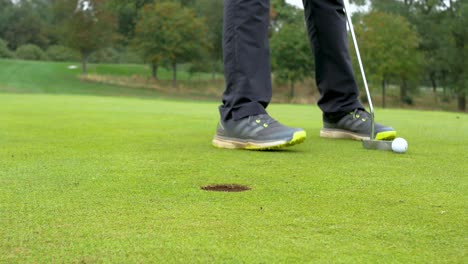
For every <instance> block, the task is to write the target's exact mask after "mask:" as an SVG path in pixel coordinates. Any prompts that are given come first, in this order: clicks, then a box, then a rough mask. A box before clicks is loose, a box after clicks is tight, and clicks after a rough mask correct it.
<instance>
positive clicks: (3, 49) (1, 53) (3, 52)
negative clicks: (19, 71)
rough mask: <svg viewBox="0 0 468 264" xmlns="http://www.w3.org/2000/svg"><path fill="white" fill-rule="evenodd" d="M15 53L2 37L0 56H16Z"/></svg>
mask: <svg viewBox="0 0 468 264" xmlns="http://www.w3.org/2000/svg"><path fill="white" fill-rule="evenodd" d="M14 57H15V54H14V53H13V52H11V50H10V49H9V48H8V45H7V43H6V42H5V41H4V40H3V39H1V38H0V58H7V59H10V58H14Z"/></svg>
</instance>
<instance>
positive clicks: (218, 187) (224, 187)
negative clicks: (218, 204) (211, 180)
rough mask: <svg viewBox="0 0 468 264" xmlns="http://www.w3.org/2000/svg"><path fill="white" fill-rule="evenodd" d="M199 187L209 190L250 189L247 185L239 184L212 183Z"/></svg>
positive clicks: (241, 190)
mask: <svg viewBox="0 0 468 264" xmlns="http://www.w3.org/2000/svg"><path fill="white" fill-rule="evenodd" d="M201 189H202V190H204V191H210V192H245V191H249V190H251V188H250V187H249V186H245V185H239V184H214V185H208V186H202V187H201Z"/></svg>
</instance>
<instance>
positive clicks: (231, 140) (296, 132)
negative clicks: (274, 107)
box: [213, 114, 306, 150]
mask: <svg viewBox="0 0 468 264" xmlns="http://www.w3.org/2000/svg"><path fill="white" fill-rule="evenodd" d="M305 139H306V132H305V131H304V130H303V129H300V128H291V127H287V126H284V125H282V124H280V123H279V122H278V121H276V120H274V119H273V118H271V117H270V116H269V115H267V114H262V115H255V116H249V117H246V118H243V119H240V120H236V121H235V120H228V121H220V122H219V124H218V129H217V131H216V135H215V136H214V138H213V145H214V146H215V147H218V148H228V149H250V150H268V149H278V148H282V147H287V146H292V145H296V144H299V143H301V142H303V141H304V140H305Z"/></svg>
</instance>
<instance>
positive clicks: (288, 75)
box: [271, 23, 314, 99]
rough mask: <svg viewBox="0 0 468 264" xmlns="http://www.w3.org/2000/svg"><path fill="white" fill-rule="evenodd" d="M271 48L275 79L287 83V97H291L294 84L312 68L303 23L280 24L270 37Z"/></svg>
mask: <svg viewBox="0 0 468 264" xmlns="http://www.w3.org/2000/svg"><path fill="white" fill-rule="evenodd" d="M271 50H272V52H271V59H272V70H273V72H274V74H275V80H276V81H278V82H280V83H288V84H289V86H290V92H289V97H290V98H291V99H293V98H294V95H295V92H294V86H295V84H296V83H297V82H299V81H302V80H303V79H304V78H306V77H309V76H312V71H313V68H314V65H313V59H312V56H311V51H310V45H309V42H308V41H307V35H306V32H305V27H304V25H303V24H300V23H292V24H284V25H282V27H281V28H280V29H279V31H278V32H276V33H275V34H274V35H273V37H272V38H271Z"/></svg>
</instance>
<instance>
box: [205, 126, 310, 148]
mask: <svg viewBox="0 0 468 264" xmlns="http://www.w3.org/2000/svg"><path fill="white" fill-rule="evenodd" d="M306 138H307V133H306V132H305V131H298V132H296V133H294V135H293V137H292V139H291V140H289V141H285V140H278V141H269V142H254V141H239V140H235V139H232V138H223V137H219V136H215V137H214V138H213V142H212V143H213V146H215V147H217V148H227V149H247V150H274V149H280V148H284V147H290V146H294V145H297V144H300V143H302V142H304V140H305V139H306Z"/></svg>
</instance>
